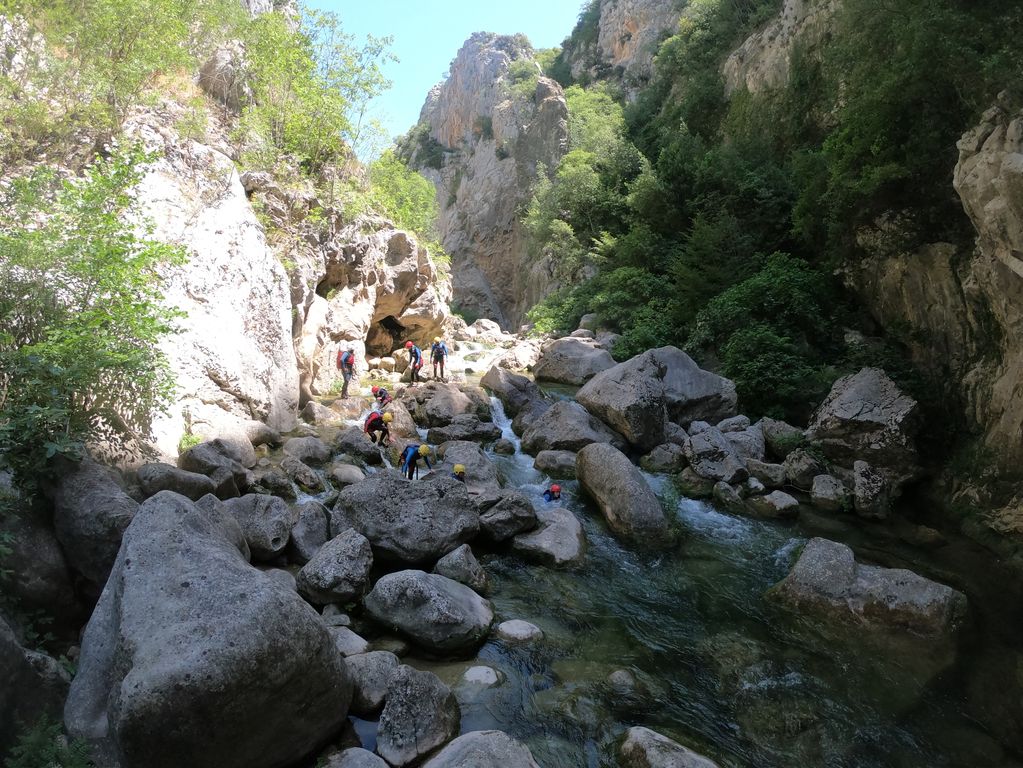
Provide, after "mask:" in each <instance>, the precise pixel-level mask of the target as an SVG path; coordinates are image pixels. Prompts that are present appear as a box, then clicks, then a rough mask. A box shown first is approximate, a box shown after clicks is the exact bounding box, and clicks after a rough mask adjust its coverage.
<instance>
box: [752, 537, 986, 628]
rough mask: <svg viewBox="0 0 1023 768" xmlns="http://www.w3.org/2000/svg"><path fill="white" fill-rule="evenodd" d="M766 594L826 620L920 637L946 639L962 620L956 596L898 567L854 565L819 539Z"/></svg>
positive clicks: (962, 606) (846, 553)
mask: <svg viewBox="0 0 1023 768" xmlns="http://www.w3.org/2000/svg"><path fill="white" fill-rule="evenodd" d="M768 594H769V595H770V596H771V597H773V598H774V599H776V600H778V601H780V602H782V603H784V604H786V605H788V606H790V607H791V608H794V609H796V610H799V611H813V612H815V613H818V614H820V615H821V616H823V617H825V618H827V619H833V620H838V621H847V622H853V623H855V624H858V625H866V626H868V627H873V628H875V629H882V630H894V631H896V632H912V633H915V634H918V635H924V636H948V635H951V634H952V633H953V632H955V631H956V629H957V628H958V627H959V625H960V624H961V623H962V621H963V619H964V617H965V615H966V596H965V595H964V594H962V593H961V592H958V591H957V590H955V589H952V588H951V587H947V586H945V585H944V584H939V583H937V582H935V581H931V580H930V579H926V578H924V577H923V576H920V575H918V574H916V573H913V572H912V571H907V570H904V569H902V568H880V567H877V566H873V565H859V564H857V563H856V561H855V559H854V557H853V552H852V550H851V549H849V547H847V546H845V545H844V544H839V543H838V542H834V541H828V540H827V539H820V538H815V539H811V540H810V541H809V542H808V543H807V545H806V546H805V547H804V548H803V551H802V553H801V554H800V555H799V559H798V560H797V561H796V564H795V565H794V566H793V568H792V571H791V572H790V573H789V575H788V576H786V577H785V578H784V579H782V580H781V581H780V582H779V583H778V584H776V585H775V586H774V587H772V588H771V589H770V590H769V592H768Z"/></svg>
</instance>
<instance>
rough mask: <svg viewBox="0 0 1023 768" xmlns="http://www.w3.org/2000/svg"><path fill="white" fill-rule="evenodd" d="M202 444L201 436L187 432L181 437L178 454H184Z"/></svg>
mask: <svg viewBox="0 0 1023 768" xmlns="http://www.w3.org/2000/svg"><path fill="white" fill-rule="evenodd" d="M201 442H202V438H201V437H199V435H193V434H192V433H191V432H185V433H184V434H183V435H181V439H180V440H178V453H179V454H180V453H184V452H185V451H187V450H188V449H189V448H194V447H195V446H197V445H199V443H201Z"/></svg>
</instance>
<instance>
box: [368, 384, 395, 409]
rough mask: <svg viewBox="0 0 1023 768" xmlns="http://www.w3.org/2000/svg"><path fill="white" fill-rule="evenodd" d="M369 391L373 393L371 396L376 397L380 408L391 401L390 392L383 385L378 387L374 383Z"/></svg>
mask: <svg viewBox="0 0 1023 768" xmlns="http://www.w3.org/2000/svg"><path fill="white" fill-rule="evenodd" d="M370 391H371V392H372V393H373V397H374V398H375V399H376V401H377V403H378V404H379V405H380V407H381V408H383V407H384V406H385V405H387V404H388V403H390V402H391V395H390V393H389V392H388V391H387V390H386V389H384V388H383V387H378V386H376V385H375V384H374V385H373V389H372V390H370Z"/></svg>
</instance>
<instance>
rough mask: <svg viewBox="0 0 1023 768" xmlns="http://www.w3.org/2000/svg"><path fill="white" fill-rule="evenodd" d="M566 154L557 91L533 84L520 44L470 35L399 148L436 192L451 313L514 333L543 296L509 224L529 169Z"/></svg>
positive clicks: (539, 272) (527, 53) (548, 83)
mask: <svg viewBox="0 0 1023 768" xmlns="http://www.w3.org/2000/svg"><path fill="white" fill-rule="evenodd" d="M515 62H522V63H521V64H518V66H517V68H516V69H515V70H512V65H513V63H515ZM530 64H532V68H531V67H530ZM531 69H533V70H534V71H530V70H531ZM534 83H535V86H534ZM567 147H568V112H567V107H566V105H565V99H564V95H563V93H562V91H561V86H559V85H558V84H557V83H556V82H554V81H553V80H550V79H548V78H546V77H542V76H541V75H540V72H539V67H537V66H536V65H535V63H533V61H532V50H531V48H530V47H529V45H528V43H527V42H526V41H525V40H524V39H523V38H521V37H508V36H500V35H494V34H489V33H476V34H474V35H472V37H470V38H469V39H468V40H467V41H466V42H465V44H464V45H463V46H462V48H461V50H459V52H458V55H457V56H456V57H455V60H454V61H453V62H452V64H451V70H450V72H449V74H448V77H447V78H446V79H445V80H444V82H443V83H441V84H440V85H438V86H436V87H434V88H433V90H432V91H431V92H430V94H429V96H428V97H427V100H426V104H425V105H424V106H423V110H422V113H421V116H420V123H419V127H418V128H417V129H415V130H414V131H413V132H412V133H411V134H410V135H409V137H408V138H407V139H406V142H405V146H404V147H403V151H404V153H405V156H406V157H407V158H408V159H409V162H410V164H411V165H412V167H414V168H416V169H418V170H420V171H421V172H422V173H423V174H424V175H425V176H426V177H427V178H428V179H430V180H431V181H432V182H433V183H434V185H435V186H436V188H437V197H438V202H439V203H440V208H441V214H440V221H439V223H438V228H439V234H440V238H441V242H442V243H443V245H444V248H445V249H446V250H447V251H448V253H450V254H451V257H452V276H453V289H454V303H455V304H457V305H458V306H459V307H461V308H463V309H466V310H468V311H471V312H473V313H475V314H479V315H482V316H485V317H490V318H492V319H494V320H496V321H498V322H499V323H500V324H501V325H502V326H504V327H506V328H507V327H517V325H518V324H519V323H520V322H521V321H522V319H523V316H524V314H525V311H526V310H527V309H529V308H530V307H532V306H533V305H534V304H536V303H537V302H538V301H539V300H540V299H542V298H543V297H544V296H546V295H547V294H548V293H549V292H550V290H551V289H552V287H553V286H551V285H549V283H550V275H551V273H550V272H549V271H547V267H549V266H550V265H545V264H543V263H542V262H541V263H534V262H532V261H531V260H530V259H529V257H528V254H527V253H526V246H525V242H524V240H523V235H522V230H521V227H520V224H519V218H520V215H521V209H522V206H523V205H524V204H525V203H526V202H527V201H528V200H529V197H530V190H531V188H532V184H533V182H534V181H535V179H536V176H537V171H538V168H539V167H540V166H541V165H542V166H544V167H545V168H547V169H553V168H555V167H556V166H557V165H558V162H559V161H560V159H561V157H562V156H563V155H564V153H565V152H566V151H567Z"/></svg>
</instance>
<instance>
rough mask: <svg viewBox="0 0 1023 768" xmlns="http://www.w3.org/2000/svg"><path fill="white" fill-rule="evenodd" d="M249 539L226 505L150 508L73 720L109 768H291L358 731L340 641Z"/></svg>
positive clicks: (103, 612) (91, 630)
mask: <svg viewBox="0 0 1023 768" xmlns="http://www.w3.org/2000/svg"><path fill="white" fill-rule="evenodd" d="M240 538H241V535H240V531H238V524H237V522H236V521H235V520H234V518H233V517H231V516H230V515H229V514H226V513H223V512H218V511H217V507H216V506H215V505H211V507H210V509H209V510H207V509H203V508H200V507H198V506H196V505H193V504H192V503H191V502H189V501H188V500H187V499H185V498H184V497H182V496H178V495H176V494H173V493H169V492H167V491H163V492H161V493H158V494H157V495H156V496H153V497H152V498H151V499H149V500H148V501H146V502H145V503H144V504H143V505H142V506H141V507H139V510H138V512H137V514H136V515H135V519H134V520H133V521H132V525H131V526H129V528H128V530H127V531H126V532H125V536H124V542H123V544H122V547H121V551H120V553H119V554H118V557H117V562H116V564H115V565H114V569H113V572H112V573H111V575H110V580H109V581H108V583H107V586H106V589H104V591H103V595H102V597H101V598H100V601H99V604H98V605H97V606H96V610H95V612H94V613H93V615H92V618H91V619H90V620H89V624H88V626H87V628H86V630H85V636H84V638H83V641H82V651H81V657H80V660H79V666H78V674H77V675H76V677H75V679H74V681H73V682H72V685H71V693H70V696H69V698H68V702H67V706H66V707H65V711H64V715H65V723H66V725H67V728H68V731H69V733H70V734H71V736H73V737H75V738H83V739H86V740H88V741H90V742H92V743H93V744H94V745H96V746H97V747H98V748H99V749H100V755H101V757H103V758H105V761H106V762H104V763H103V764H107V763H108V762H109V763H113V762H117V763H118V764H120V765H121V766H123V768H179V767H180V766H182V765H195V766H204V765H216V766H223V767H224V768H231V767H235V766H236V767H237V768H243V767H244V768H253V767H255V766H266V767H267V768H269V767H270V766H277V765H286V764H291V763H294V762H296V761H298V760H300V759H302V758H303V757H305V756H307V755H309V754H310V753H311V752H312V751H313V750H314V749H315V748H316V747H317V746H319V745H320V744H322V743H323V742H324V741H325V740H326V739H327V738H329V737H330V736H331V735H332V734H333V733H335V732H336V731H337V729H338V728H339V727H340V725H341V723H342V722H343V721H344V718H345V715H346V713H347V710H348V703H349V699H350V696H351V686H350V682H349V680H348V677H347V674H346V672H345V668H344V664H343V662H342V660H341V657H340V656H339V654H338V653H337V650H336V648H335V647H334V643H333V641H332V639H331V637H330V634H329V633H328V632H327V629H326V627H325V626H324V625H323V623H322V621H321V620H320V618H319V616H318V615H317V614H316V612H315V611H314V610H313V609H312V608H311V607H310V606H309V605H308V604H307V603H306V602H305V601H303V600H302V598H301V597H299V596H298V594H297V593H295V592H294V591H291V590H289V589H287V588H286V587H285V586H283V585H281V584H280V583H279V582H278V581H277V580H275V579H274V578H272V577H270V576H267V575H266V574H263V573H261V572H260V571H258V570H256V569H255V568H253V567H252V566H250V565H249V563H248V562H247V561H246V560H245V558H244V557H243V555H242V553H241V551H239V549H238V546H237V544H236V542H237V541H238V540H240ZM239 595H244V599H240V598H239ZM154 596H158V597H159V599H154ZM211 722H215V723H216V728H211V727H210V723H211ZM169 723H173V727H167V724H169Z"/></svg>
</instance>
